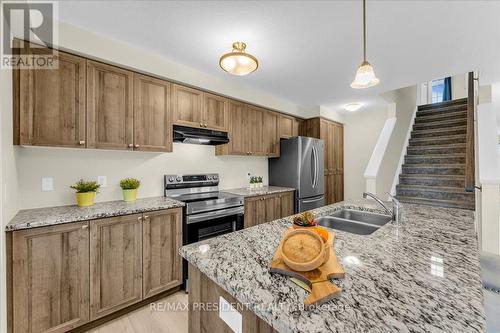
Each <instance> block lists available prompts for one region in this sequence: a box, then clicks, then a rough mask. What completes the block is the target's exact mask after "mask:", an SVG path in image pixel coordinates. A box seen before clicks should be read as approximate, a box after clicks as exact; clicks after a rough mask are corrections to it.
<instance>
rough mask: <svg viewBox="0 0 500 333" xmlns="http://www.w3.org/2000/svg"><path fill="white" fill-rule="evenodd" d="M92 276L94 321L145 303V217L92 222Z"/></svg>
mask: <svg viewBox="0 0 500 333" xmlns="http://www.w3.org/2000/svg"><path fill="white" fill-rule="evenodd" d="M90 275H91V279H90V316H91V319H92V320H93V319H97V318H100V317H102V316H105V315H108V314H110V313H112V312H115V311H117V310H119V309H122V308H124V307H127V306H129V305H131V304H133V303H136V302H138V301H140V300H141V299H142V214H133V215H126V216H118V217H112V218H106V219H101V220H96V221H92V223H91V225H90Z"/></svg>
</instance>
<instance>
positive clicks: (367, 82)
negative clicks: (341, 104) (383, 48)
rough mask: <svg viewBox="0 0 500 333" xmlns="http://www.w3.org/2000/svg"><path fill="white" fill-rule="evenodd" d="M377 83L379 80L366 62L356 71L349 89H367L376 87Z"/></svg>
mask: <svg viewBox="0 0 500 333" xmlns="http://www.w3.org/2000/svg"><path fill="white" fill-rule="evenodd" d="M379 82H380V80H379V79H377V77H376V76H375V72H374V71H373V67H372V65H370V63H369V62H368V61H363V62H362V63H361V65H359V67H358V70H357V71H356V76H355V77H354V81H353V82H352V83H351V88H354V89H363V88H369V87H373V86H375V85H377V84H378V83H379Z"/></svg>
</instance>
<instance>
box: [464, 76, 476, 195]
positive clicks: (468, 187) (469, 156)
mask: <svg viewBox="0 0 500 333" xmlns="http://www.w3.org/2000/svg"><path fill="white" fill-rule="evenodd" d="M475 178H476V177H475V158H474V73H473V72H469V77H468V96H467V134H466V146H465V191H467V192H473V191H474V189H475V185H476V184H475Z"/></svg>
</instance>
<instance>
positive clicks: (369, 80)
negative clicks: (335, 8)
mask: <svg viewBox="0 0 500 333" xmlns="http://www.w3.org/2000/svg"><path fill="white" fill-rule="evenodd" d="M379 82H380V80H379V79H377V77H376V76H375V72H374V71H373V67H372V65H370V63H369V62H368V61H366V0H363V62H362V63H361V65H359V67H358V70H357V71H356V76H355V77H354V81H353V82H352V83H351V88H354V89H363V88H369V87H373V86H375V85H377V84H378V83H379Z"/></svg>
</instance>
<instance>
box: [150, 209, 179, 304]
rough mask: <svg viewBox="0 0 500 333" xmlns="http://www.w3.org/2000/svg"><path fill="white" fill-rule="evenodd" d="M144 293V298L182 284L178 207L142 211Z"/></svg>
mask: <svg viewBox="0 0 500 333" xmlns="http://www.w3.org/2000/svg"><path fill="white" fill-rule="evenodd" d="M143 219H144V222H143V250H142V253H143V293H144V298H146V297H150V296H153V295H156V294H158V293H161V292H163V291H165V290H168V289H170V288H172V287H176V286H178V285H181V284H182V261H181V257H180V255H179V254H178V253H177V250H178V249H179V248H180V247H181V246H182V210H181V209H180V208H176V209H169V210H162V211H157V212H150V213H145V214H144V215H143Z"/></svg>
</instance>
